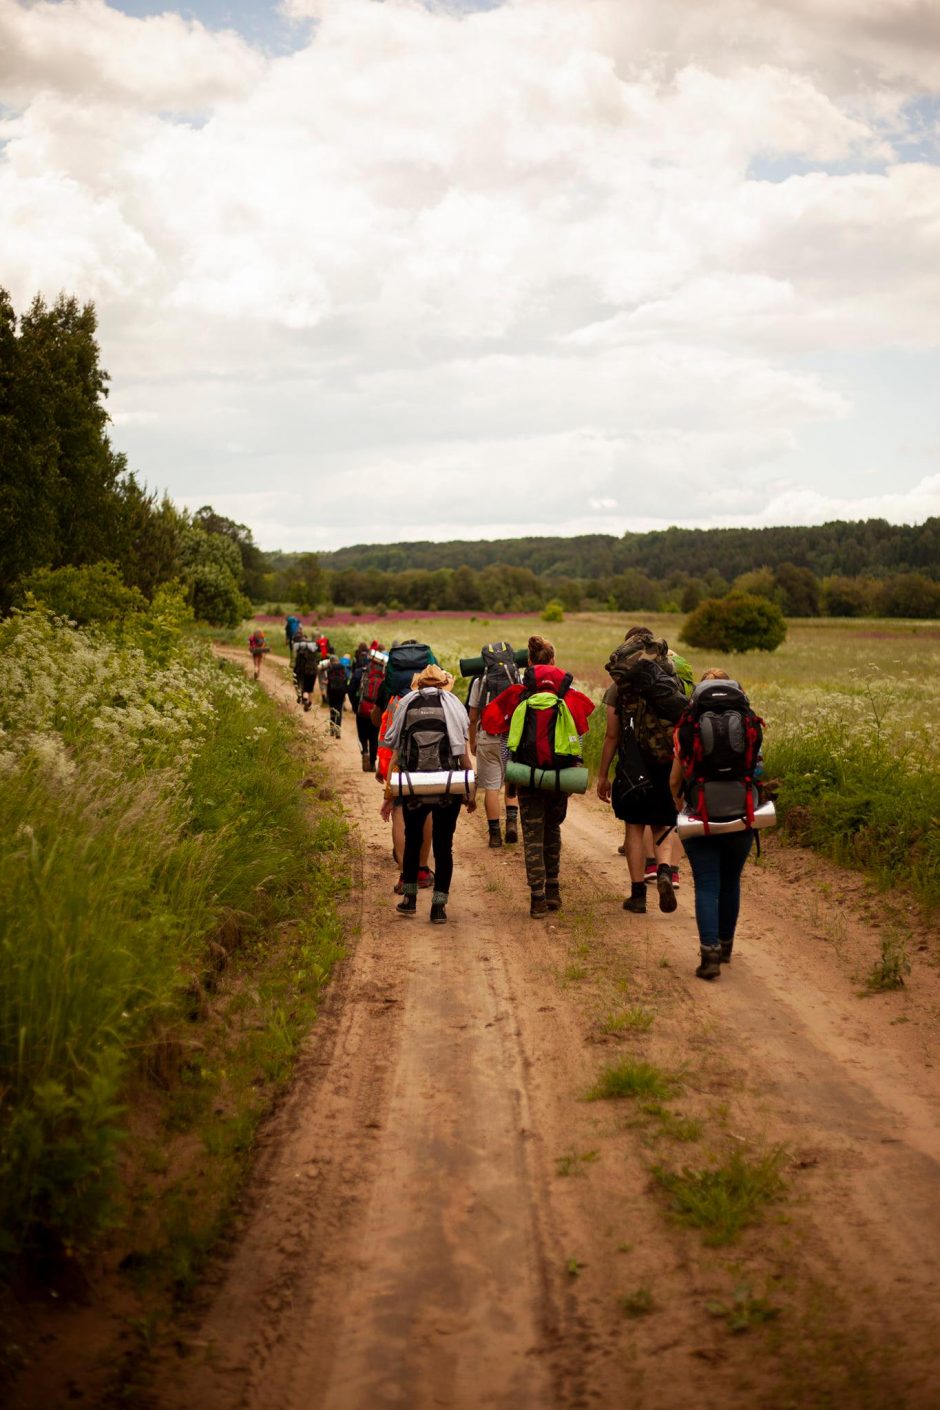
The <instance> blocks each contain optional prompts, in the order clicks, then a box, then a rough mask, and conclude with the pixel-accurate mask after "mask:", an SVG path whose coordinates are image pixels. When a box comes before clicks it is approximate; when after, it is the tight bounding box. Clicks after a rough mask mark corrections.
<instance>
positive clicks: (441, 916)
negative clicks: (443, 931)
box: [431, 901, 447, 925]
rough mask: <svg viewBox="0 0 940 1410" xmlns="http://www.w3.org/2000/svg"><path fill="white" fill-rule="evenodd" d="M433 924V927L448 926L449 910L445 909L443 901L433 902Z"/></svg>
mask: <svg viewBox="0 0 940 1410" xmlns="http://www.w3.org/2000/svg"><path fill="white" fill-rule="evenodd" d="M431 924H432V925H446V924H447V908H446V907H445V905H444V902H443V901H432V902H431Z"/></svg>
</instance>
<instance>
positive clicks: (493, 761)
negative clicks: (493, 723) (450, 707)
mask: <svg viewBox="0 0 940 1410" xmlns="http://www.w3.org/2000/svg"><path fill="white" fill-rule="evenodd" d="M507 755H508V750H507V748H506V741H505V740H504V739H500V738H498V737H494V736H493V735H486V734H478V735H477V787H478V788H482V789H484V790H485V789H487V788H495V789H499V788H502V786H503V782H504V780H505V778H506V759H507Z"/></svg>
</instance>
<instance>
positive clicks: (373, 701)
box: [359, 656, 385, 715]
mask: <svg viewBox="0 0 940 1410" xmlns="http://www.w3.org/2000/svg"><path fill="white" fill-rule="evenodd" d="M384 680H385V662H384V661H382V660H377V659H376V658H375V657H374V656H373V657H372V658H371V659H370V661H369V664H368V666H366V668H365V670H364V671H363V673H362V686H361V688H360V690H359V713H360V715H371V714H372V711H373V710H374V709H375V707H376V705H377V704H378V703H379V691H380V690H381V689H382V682H383V681H384Z"/></svg>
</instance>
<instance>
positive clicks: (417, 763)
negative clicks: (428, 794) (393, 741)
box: [398, 687, 460, 774]
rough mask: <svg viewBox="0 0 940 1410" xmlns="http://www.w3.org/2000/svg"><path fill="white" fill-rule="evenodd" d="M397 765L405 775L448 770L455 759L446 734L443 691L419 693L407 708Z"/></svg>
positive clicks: (399, 741) (400, 737)
mask: <svg viewBox="0 0 940 1410" xmlns="http://www.w3.org/2000/svg"><path fill="white" fill-rule="evenodd" d="M398 759H399V766H400V768H401V769H402V770H403V771H404V772H405V773H409V774H428V773H438V772H440V771H442V770H447V771H449V770H451V769H453V768H454V767H455V766H456V765H457V764H459V762H460V761H459V759H457V758H456V757H455V755H454V753H453V751H452V749H451V747H450V739H449V737H448V734H447V715H446V714H445V712H444V699H443V692H442V691H440V690H436V689H434V688H433V687H432V688H431V689H427V688H426V689H425V690H419V691H418V693H417V695H416V696H415V697H414V699H413V700H412V701H411V702H410V704H409V705H408V707H407V710H406V713H405V718H404V720H403V721H402V727H401V734H400V735H399V740H398Z"/></svg>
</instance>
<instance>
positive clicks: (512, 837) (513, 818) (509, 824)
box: [506, 808, 519, 843]
mask: <svg viewBox="0 0 940 1410" xmlns="http://www.w3.org/2000/svg"><path fill="white" fill-rule="evenodd" d="M506 841H507V842H509V843H513V842H518V841H519V811H518V809H513V811H512V812H511V813H510V811H509V809H508V808H507V809H506Z"/></svg>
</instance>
